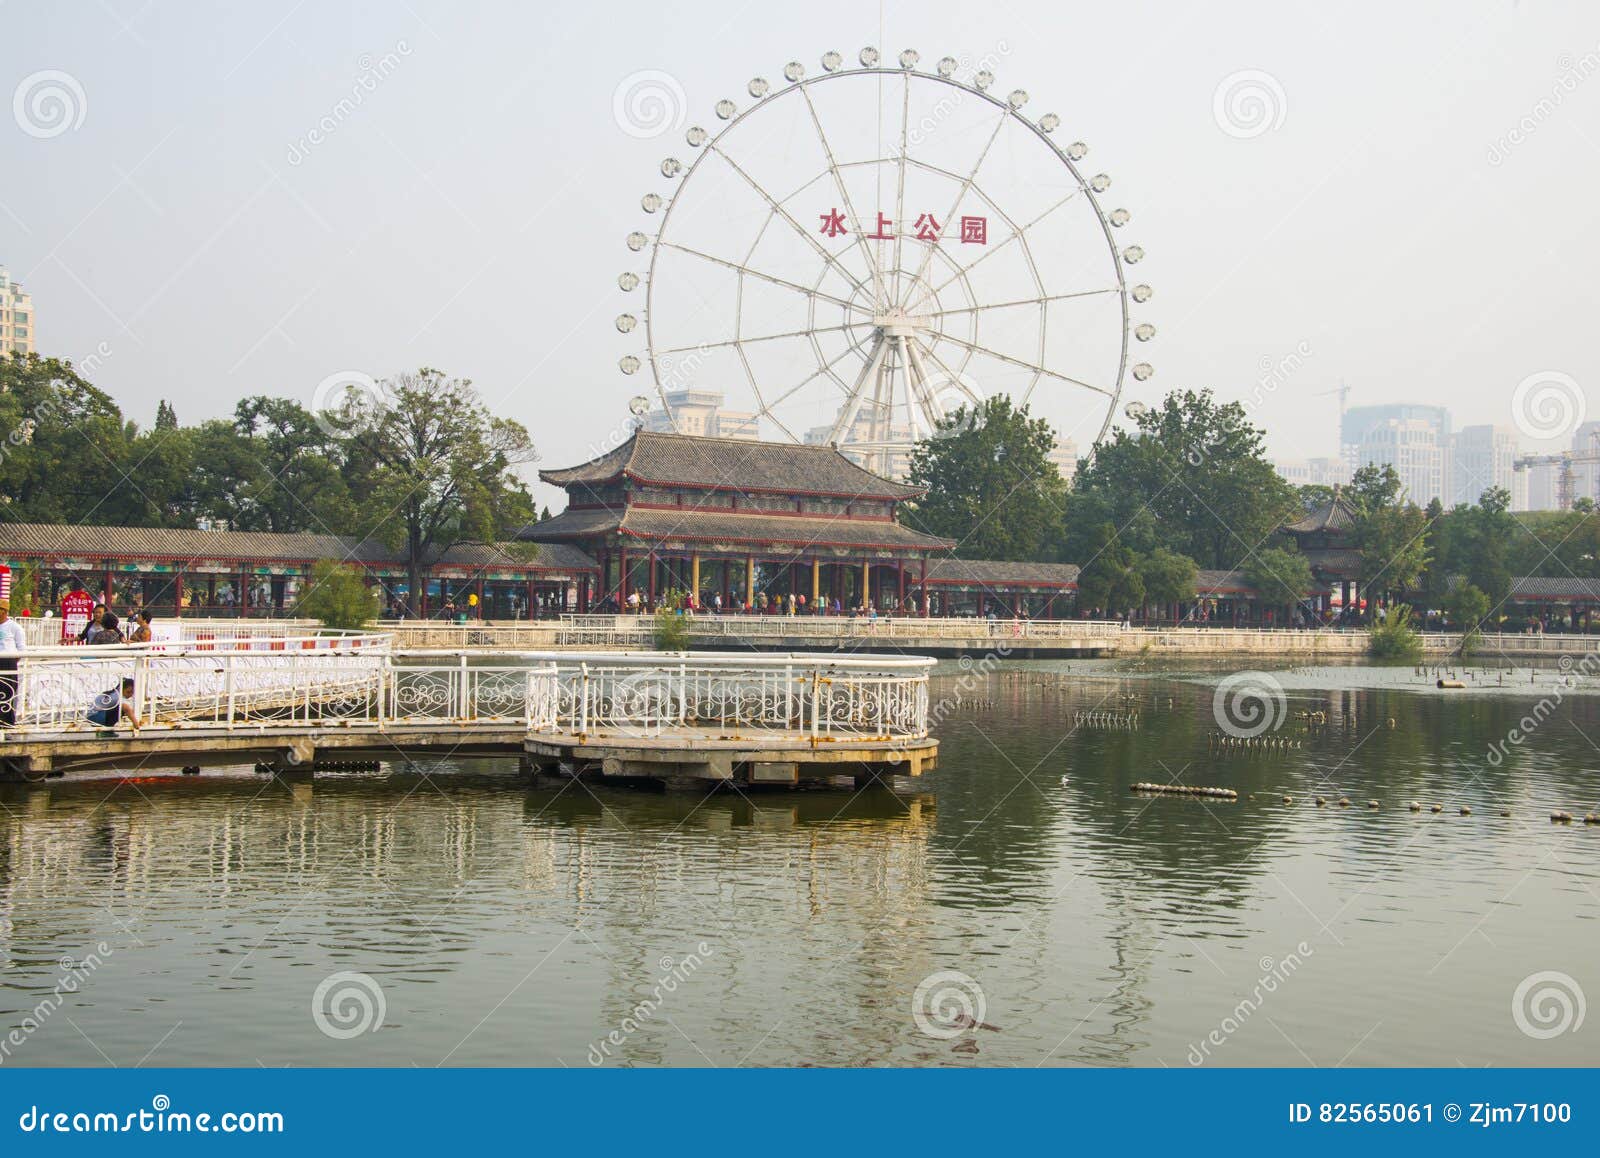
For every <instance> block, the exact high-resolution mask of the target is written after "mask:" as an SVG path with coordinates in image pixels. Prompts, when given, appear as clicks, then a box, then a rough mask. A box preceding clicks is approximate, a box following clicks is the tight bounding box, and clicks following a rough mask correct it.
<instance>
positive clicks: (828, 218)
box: [818, 209, 989, 245]
mask: <svg viewBox="0 0 1600 1158" xmlns="http://www.w3.org/2000/svg"><path fill="white" fill-rule="evenodd" d="M820 216H821V219H822V228H821V229H819V230H818V232H819V233H821V234H822V235H823V236H824V237H842V236H844V235H845V234H846V233H849V232H850V227H849V226H848V225H847V224H846V223H845V219H844V211H843V210H840V209H830V210H828V212H826V213H823V214H821V215H820ZM943 229H944V226H942V225H940V224H939V222H938V221H937V220H936V219H935V218H934V216H933V214H931V213H919V214H918V215H917V219H916V221H914V222H913V223H912V226H911V230H912V232H911V235H912V236H913V237H915V238H916V239H917V240H918V241H932V242H937V241H938V240H939V238H940V236H941V234H942V231H943ZM861 236H863V237H865V238H866V239H867V240H869V241H893V240H894V238H895V230H894V222H893V221H892V220H891V219H890V218H889V216H888V215H887V214H884V213H879V214H878V222H877V228H876V230H874V231H873V232H872V233H863V234H862V235H861ZM958 236H959V237H960V240H961V244H963V245H988V244H989V219H988V218H987V217H962V218H961V219H960V233H959V235H958Z"/></svg>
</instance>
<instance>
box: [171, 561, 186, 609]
mask: <svg viewBox="0 0 1600 1158" xmlns="http://www.w3.org/2000/svg"><path fill="white" fill-rule="evenodd" d="M172 614H173V617H174V618H182V616H183V572H182V571H178V572H176V573H174V574H173V576H172Z"/></svg>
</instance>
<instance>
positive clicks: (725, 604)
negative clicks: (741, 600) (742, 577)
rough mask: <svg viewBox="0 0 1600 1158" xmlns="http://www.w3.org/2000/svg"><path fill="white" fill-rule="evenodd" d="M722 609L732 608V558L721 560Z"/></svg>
mask: <svg viewBox="0 0 1600 1158" xmlns="http://www.w3.org/2000/svg"><path fill="white" fill-rule="evenodd" d="M722 610H724V611H732V610H733V560H732V559H724V560H723V561H722Z"/></svg>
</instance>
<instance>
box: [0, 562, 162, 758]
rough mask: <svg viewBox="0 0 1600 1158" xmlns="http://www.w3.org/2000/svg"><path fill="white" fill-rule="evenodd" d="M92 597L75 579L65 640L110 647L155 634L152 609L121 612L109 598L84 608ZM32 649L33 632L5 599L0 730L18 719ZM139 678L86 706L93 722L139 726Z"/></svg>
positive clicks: (65, 612) (0, 606)
mask: <svg viewBox="0 0 1600 1158" xmlns="http://www.w3.org/2000/svg"><path fill="white" fill-rule="evenodd" d="M90 603H91V600H90V597H89V596H88V595H86V594H85V593H84V591H83V588H82V586H81V585H74V588H73V590H72V591H71V592H69V593H68V595H67V596H66V598H64V599H63V600H62V608H61V609H62V614H61V643H62V644H64V645H74V644H82V645H84V646H95V647H104V646H107V645H120V644H140V643H149V642H151V640H152V638H153V632H152V621H151V616H150V613H149V611H147V610H145V609H143V608H139V609H137V610H134V609H130V610H129V611H128V613H127V615H126V616H124V617H121V618H119V617H118V616H117V614H116V612H114V611H112V610H111V609H110V608H109V607H107V606H106V605H105V604H103V603H92V605H91V606H90V607H89V611H88V614H85V613H84V612H83V611H82V609H81V608H82V607H83V605H85V604H90ZM27 649H28V638H27V633H26V632H24V631H23V629H22V625H21V624H20V623H18V622H17V621H16V620H15V619H13V618H12V617H11V605H10V603H9V602H5V601H0V731H3V730H4V729H8V728H13V727H15V726H16V722H17V670H18V665H19V663H20V661H21V659H22V655H23V653H24V652H26V651H27ZM134 688H135V685H134V681H133V679H132V677H126V678H124V679H123V680H122V681H121V682H120V683H119V684H118V686H116V687H113V688H110V689H107V690H106V691H103V692H99V693H97V694H96V695H95V696H94V698H93V699H92V700H91V702H90V704H89V707H88V710H87V712H86V719H87V720H88V722H89V723H92V724H95V725H97V726H99V727H101V728H103V729H108V728H115V727H116V725H117V724H118V723H119V722H121V721H124V720H126V721H127V722H128V723H129V724H131V725H132V726H133V729H134V730H135V731H138V729H139V727H140V723H141V721H140V719H139V714H138V712H137V710H136V709H135V707H134V703H135V700H134Z"/></svg>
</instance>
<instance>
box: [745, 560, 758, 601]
mask: <svg viewBox="0 0 1600 1158" xmlns="http://www.w3.org/2000/svg"><path fill="white" fill-rule="evenodd" d="M744 602H745V603H746V604H748V605H749V606H751V607H752V608H753V607H754V606H755V602H756V557H755V556H754V555H746V556H745V557H744Z"/></svg>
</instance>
